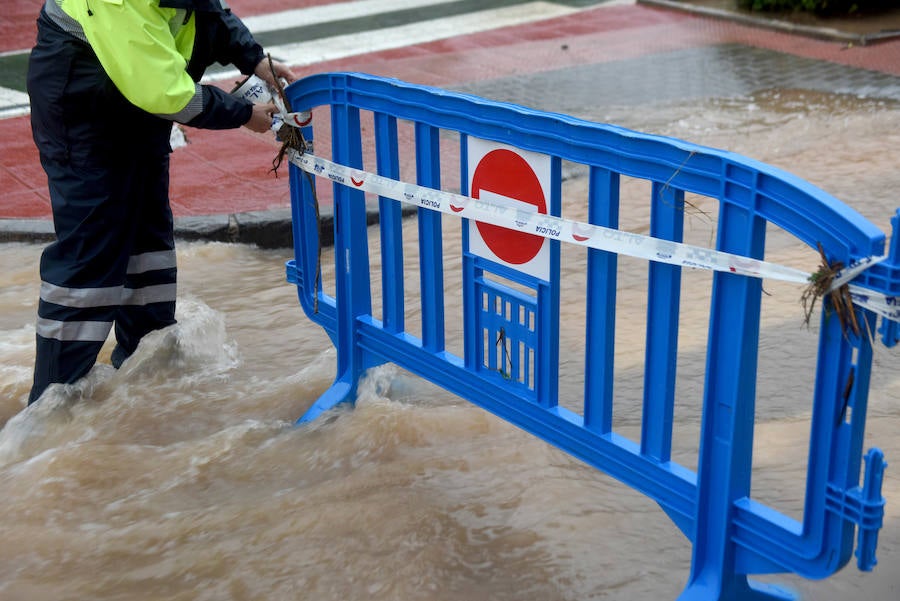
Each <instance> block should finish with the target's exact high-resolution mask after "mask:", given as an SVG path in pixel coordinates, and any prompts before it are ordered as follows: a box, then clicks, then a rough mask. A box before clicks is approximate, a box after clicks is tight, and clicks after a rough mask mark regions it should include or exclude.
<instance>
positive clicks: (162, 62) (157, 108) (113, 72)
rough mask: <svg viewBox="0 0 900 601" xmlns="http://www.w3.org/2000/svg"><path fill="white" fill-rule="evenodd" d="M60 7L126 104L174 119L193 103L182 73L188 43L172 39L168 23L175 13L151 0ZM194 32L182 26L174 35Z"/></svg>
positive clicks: (193, 90)
mask: <svg viewBox="0 0 900 601" xmlns="http://www.w3.org/2000/svg"><path fill="white" fill-rule="evenodd" d="M51 1H53V0H51ZM63 8H64V10H65V11H66V12H67V13H68V14H69V15H70V16H71V17H73V18H74V19H75V20H76V21H78V23H79V24H81V26H82V28H83V30H84V34H85V37H86V38H87V40H88V43H89V44H90V45H91V48H92V49H93V50H94V53H95V54H96V55H97V59H98V60H99V61H100V64H101V65H102V66H103V69H104V71H106V74H107V75H108V76H109V78H110V79H111V80H112V81H113V83H114V84H115V85H116V87H117V88H118V89H119V91H120V92H121V93H122V95H123V96H125V98H127V99H128V101H129V102H131V103H132V104H134V105H135V106H137V107H139V108H142V109H144V110H145V111H147V112H148V113H154V114H157V115H173V116H174V115H177V114H178V113H179V112H181V111H183V110H184V109H185V108H186V107H187V106H188V105H189V103H191V101H195V97H196V96H197V95H198V92H199V90H198V87H197V84H195V83H194V81H193V80H192V79H191V76H190V75H189V74H188V73H187V71H186V70H185V66H186V64H187V60H188V59H189V58H190V54H189V53H190V49H191V47H192V46H193V39H190V40H187V39H176V34H173V32H172V29H171V28H170V25H169V21H170V19H171V18H172V17H174V16H175V9H171V8H160V7H159V5H158V3H157V2H155V1H154V0H81V1H78V0H74V1H73V0H68V1H66V2H64V3H63ZM194 31H195V29H194V28H193V27H182V28H181V29H180V30H179V33H178V34H177V35H178V36H193V35H194ZM179 46H180V47H181V48H182V49H183V50H182V52H187V56H185V55H183V54H182V52H179ZM195 102H196V101H195Z"/></svg>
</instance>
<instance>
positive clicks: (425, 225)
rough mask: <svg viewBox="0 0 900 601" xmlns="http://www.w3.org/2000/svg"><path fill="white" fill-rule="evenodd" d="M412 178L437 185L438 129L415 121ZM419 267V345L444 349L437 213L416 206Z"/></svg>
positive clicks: (440, 246)
mask: <svg viewBox="0 0 900 601" xmlns="http://www.w3.org/2000/svg"><path fill="white" fill-rule="evenodd" d="M416 181H417V182H418V184H419V185H420V186H426V187H429V188H434V189H437V190H439V189H440V188H441V154H440V140H439V138H438V129H437V128H436V127H431V126H429V125H426V124H424V123H416ZM418 216H419V269H420V278H421V286H422V345H423V347H424V348H425V349H426V350H428V351H431V352H433V353H437V352H440V351H442V350H444V267H443V265H444V261H443V258H442V255H443V248H442V239H443V237H442V234H441V214H440V213H438V212H436V211H429V210H428V209H424V208H421V207H420V208H419V209H418Z"/></svg>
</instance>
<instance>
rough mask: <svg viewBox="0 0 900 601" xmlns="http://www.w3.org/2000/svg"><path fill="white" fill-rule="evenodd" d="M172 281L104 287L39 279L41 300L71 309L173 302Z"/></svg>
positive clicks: (174, 293)
mask: <svg viewBox="0 0 900 601" xmlns="http://www.w3.org/2000/svg"><path fill="white" fill-rule="evenodd" d="M175 295H176V285H175V284H157V285H155V286H145V287H143V288H126V287H125V286H109V287H106V288H64V287H62V286H56V285H54V284H50V283H48V282H41V300H42V301H44V302H47V303H53V304H54V305H61V306H63V307H70V308H73V309H91V308H95V307H116V306H119V305H130V306H135V305H147V304H150V303H165V302H175Z"/></svg>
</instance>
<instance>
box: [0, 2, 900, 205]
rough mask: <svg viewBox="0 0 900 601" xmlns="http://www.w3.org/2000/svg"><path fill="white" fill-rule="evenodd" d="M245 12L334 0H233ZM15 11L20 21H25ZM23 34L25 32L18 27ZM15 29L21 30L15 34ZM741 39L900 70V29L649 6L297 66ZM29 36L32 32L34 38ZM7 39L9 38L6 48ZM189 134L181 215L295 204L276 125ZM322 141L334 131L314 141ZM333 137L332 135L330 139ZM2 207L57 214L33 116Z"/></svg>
mask: <svg viewBox="0 0 900 601" xmlns="http://www.w3.org/2000/svg"><path fill="white" fill-rule="evenodd" d="M6 2H9V3H10V4H9V5H8V8H7V12H6V13H5V14H4V17H3V20H2V25H0V40H2V44H4V45H8V44H9V43H13V44H14V45H15V44H18V47H19V48H21V47H24V46H23V42H22V40H30V39H33V31H31V33H28V34H27V35H26V34H25V33H19V32H18V30H17V29H16V27H19V28H22V29H27V28H28V27H29V26H30V27H32V28H33V18H34V14H36V12H37V10H38V8H39V6H40V4H41V2H40V0H6ZM229 3H230V5H231V6H232V7H233V8H234V10H235V12H236V13H238V14H242V15H250V14H258V13H260V12H263V11H270V12H272V11H278V10H286V9H289V8H299V7H304V6H312V5H316V4H327V3H328V2H326V1H325V0H319V1H316V0H308V1H293V2H292V1H288V0H282V1H279V0H230V2H229ZM8 19H9V20H16V19H18V21H17V25H13V24H10V23H9V22H8ZM17 36H18V37H17ZM10 40H15V41H14V42H10ZM723 43H740V44H745V45H748V46H757V47H760V48H766V49H770V50H775V51H779V52H786V53H791V54H795V55H798V56H803V57H807V58H812V59H819V60H827V61H832V62H835V63H840V64H844V65H850V66H854V67H861V68H866V69H871V70H877V71H883V72H885V73H890V74H893V75H898V76H900V40H894V41H888V42H883V43H879V44H875V45H871V46H856V47H851V48H847V47H846V46H845V45H844V44H840V43H837V42H829V41H820V40H813V39H810V38H806V37H801V36H797V35H791V34H787V33H780V32H773V31H769V30H766V29H760V28H755V27H750V26H744V25H738V24H735V23H731V22H729V21H725V20H719V19H713V18H705V17H695V16H691V15H688V14H686V13H681V12H676V11H667V10H662V9H654V8H649V7H644V6H619V7H610V8H595V9H591V10H587V11H583V12H580V13H577V14H573V15H570V16H566V17H561V18H557V19H551V20H548V21H544V22H539V23H533V24H528V25H522V26H516V27H510V28H504V29H500V30H496V31H492V32H486V33H479V34H474V35H466V36H459V37H455V38H452V39H449V40H441V41H436V42H431V43H427V44H420V45H416V46H411V47H407V48H401V49H396V50H387V51H383V52H378V53H373V54H369V55H363V56H357V57H352V58H346V59H341V60H337V61H330V62H327V63H323V64H318V65H315V66H312V67H304V68H299V69H297V70H296V71H297V73H298V75H307V74H311V73H315V72H320V71H332V70H354V71H363V72H368V73H373V74H378V75H384V76H390V77H396V78H398V79H402V80H406V81H411V82H415V83H421V84H426V85H435V86H448V85H451V84H456V83H462V82H471V81H477V80H484V79H492V78H495V77H504V76H511V75H522V74H527V73H534V72H540V71H545V70H552V69H560V68H565V67H570V66H576V65H584V64H590V63H600V62H606V61H615V60H622V59H626V58H633V57H638V56H643V55H647V54H652V53H659V52H665V51H671V50H679V49H684V48H691V47H700V46H706V45H713V44H723ZM28 44H30V42H26V43H25V44H24V45H25V46H27V45H28ZM2 47H3V46H0V48H2ZM187 133H188V138H189V140H190V142H191V144H189V145H188V146H187V147H186V148H182V149H179V150H177V151H176V152H175V154H174V155H173V159H172V186H171V198H172V207H173V211H174V212H175V214H176V216H185V215H203V214H219V213H235V212H244V211H255V210H265V209H271V208H283V207H287V206H289V198H288V183H287V177H286V170H283V171H282V176H281V177H279V178H277V179H276V178H275V177H274V176H273V175H272V174H271V173H270V172H269V169H270V167H271V162H272V159H273V157H274V156H275V153H276V151H277V145H276V143H275V141H274V140H273V139H272V137H271V135H258V134H253V133H251V132H249V131H247V130H245V129H240V130H232V131H204V130H191V129H189V130H188V132H187ZM317 142H318V143H319V144H322V145H323V146H324V145H325V144H327V139H323V138H321V137H320V139H319V140H317ZM325 147H327V146H325ZM0 148H2V155H0V156H2V158H0V186H2V189H3V194H2V196H0V217H5V218H32V217H47V218H48V217H49V216H50V211H49V203H48V200H47V190H46V180H45V179H44V176H43V172H42V171H41V169H40V166H39V163H38V157H37V152H36V150H35V149H34V146H33V144H32V143H31V137H30V132H29V129H28V120H27V117H20V118H14V119H7V120H2V121H0Z"/></svg>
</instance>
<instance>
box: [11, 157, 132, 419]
mask: <svg viewBox="0 0 900 601" xmlns="http://www.w3.org/2000/svg"><path fill="white" fill-rule="evenodd" d="M41 163H42V165H43V166H44V170H45V171H46V172H47V177H48V182H49V189H50V200H51V205H52V208H53V223H54V227H55V229H56V235H57V240H56V242H54V243H52V244H50V245H49V246H48V247H47V248H46V249H44V252H43V254H42V255H41V292H40V301H39V303H38V320H37V326H36V330H37V343H36V356H35V369H34V384H33V387H32V389H31V394H30V395H29V399H28V402H29V403H33V402H34V401H36V400H37V399H38V398H39V397H40V395H41V394H42V393H43V392H44V390H45V389H46V388H47V386H49V385H50V384H52V383H67V384H68V383H72V382H75V381H76V380H78V379H79V378H81V377H83V376H84V375H86V374H87V373H88V371H90V369H91V367H92V366H93V365H94V362H95V361H96V359H97V354H98V353H99V352H100V349H101V347H102V346H103V343H104V341H105V340H106V338H107V335H108V334H109V331H110V329H111V328H112V325H113V319H114V316H115V312H116V309H117V307H118V306H119V305H120V304H121V302H122V298H123V294H124V290H125V287H124V285H125V278H126V271H127V266H128V257H129V255H130V254H131V253H130V249H131V245H132V239H133V234H132V232H133V229H134V223H135V216H134V214H133V211H132V210H131V207H132V205H131V204H130V203H129V196H130V191H131V189H132V184H133V183H135V179H134V175H135V173H134V171H135V168H134V163H133V162H131V161H122V162H120V163H119V164H108V163H107V164H94V165H91V164H87V163H83V162H78V161H55V160H52V159H49V158H47V157H46V156H42V157H41Z"/></svg>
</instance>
